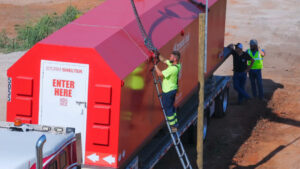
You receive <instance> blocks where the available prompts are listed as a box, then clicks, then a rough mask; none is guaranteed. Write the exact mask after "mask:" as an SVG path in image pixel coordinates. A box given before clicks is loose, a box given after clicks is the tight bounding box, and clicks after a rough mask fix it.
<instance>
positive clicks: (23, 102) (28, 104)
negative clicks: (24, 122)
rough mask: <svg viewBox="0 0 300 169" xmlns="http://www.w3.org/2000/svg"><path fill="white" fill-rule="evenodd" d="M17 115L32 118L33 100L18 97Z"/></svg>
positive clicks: (16, 104)
mask: <svg viewBox="0 0 300 169" xmlns="http://www.w3.org/2000/svg"><path fill="white" fill-rule="evenodd" d="M15 106H16V107H15V108H16V114H17V115H20V116H29V117H30V116H32V99H31V98H23V97H17V98H16V103H15Z"/></svg>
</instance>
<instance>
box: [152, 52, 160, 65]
mask: <svg viewBox="0 0 300 169" xmlns="http://www.w3.org/2000/svg"><path fill="white" fill-rule="evenodd" d="M153 53H154V56H155V57H154V64H155V65H157V64H158V63H159V61H160V60H159V55H160V53H159V51H154V52H153Z"/></svg>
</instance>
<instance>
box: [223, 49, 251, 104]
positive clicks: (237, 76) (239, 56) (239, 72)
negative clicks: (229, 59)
mask: <svg viewBox="0 0 300 169" xmlns="http://www.w3.org/2000/svg"><path fill="white" fill-rule="evenodd" d="M229 48H230V49H231V54H232V55H233V72H234V73H233V88H234V89H235V90H236V91H237V92H238V104H242V102H243V101H244V100H249V99H250V96H249V95H248V93H247V92H246V91H245V84H246V79H247V72H248V71H249V70H250V68H251V66H252V65H253V63H254V59H252V58H251V57H250V56H249V54H248V53H246V52H244V51H243V45H242V44H241V43H238V44H236V45H235V50H234V49H233V44H231V45H229ZM248 61H249V62H250V65H249V66H248V65H247V62H248Z"/></svg>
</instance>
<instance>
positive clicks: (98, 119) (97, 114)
mask: <svg viewBox="0 0 300 169" xmlns="http://www.w3.org/2000/svg"><path fill="white" fill-rule="evenodd" d="M110 112H111V108H110V106H102V105H95V107H94V113H92V119H93V120H94V124H104V125H108V124H109V123H110Z"/></svg>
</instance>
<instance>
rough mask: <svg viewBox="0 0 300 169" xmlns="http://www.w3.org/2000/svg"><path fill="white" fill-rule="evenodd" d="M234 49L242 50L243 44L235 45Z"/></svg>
mask: <svg viewBox="0 0 300 169" xmlns="http://www.w3.org/2000/svg"><path fill="white" fill-rule="evenodd" d="M235 47H236V48H240V49H242V50H243V44H241V43H237V44H236V45H235Z"/></svg>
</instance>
